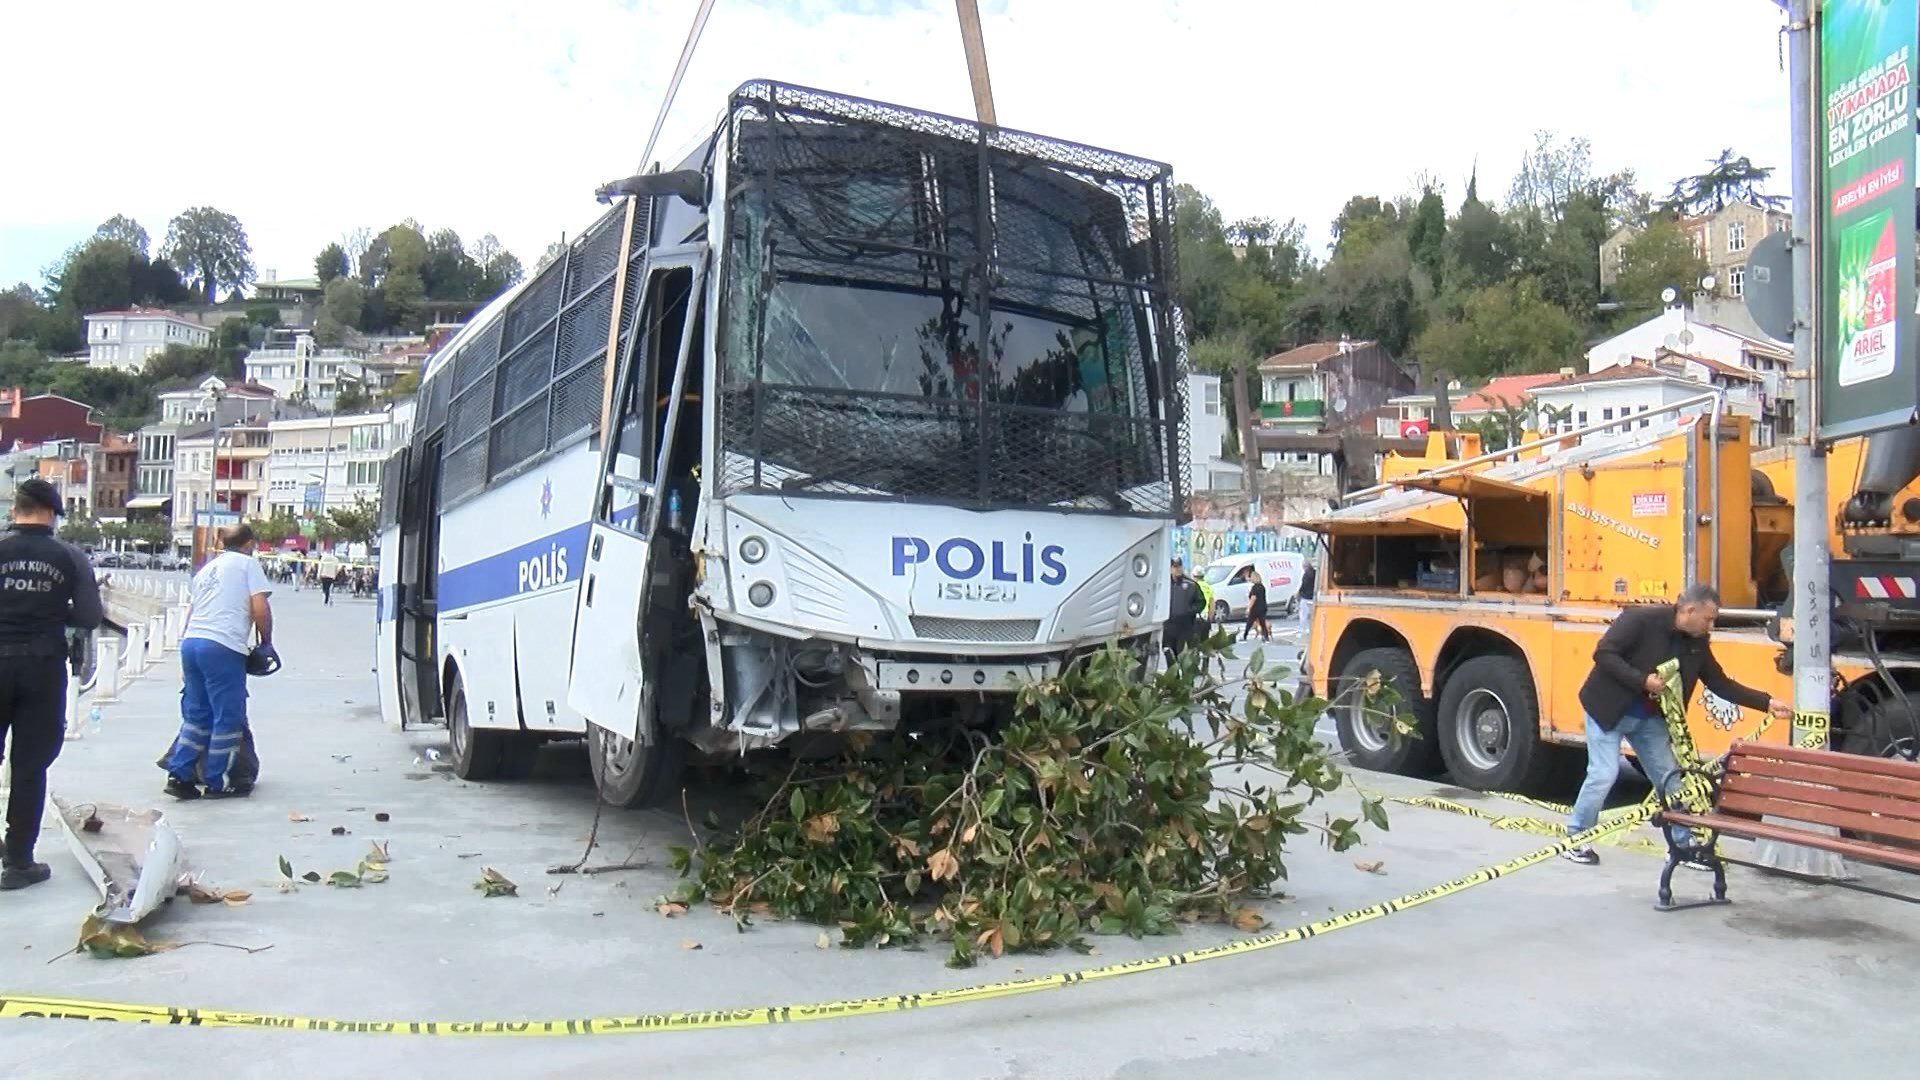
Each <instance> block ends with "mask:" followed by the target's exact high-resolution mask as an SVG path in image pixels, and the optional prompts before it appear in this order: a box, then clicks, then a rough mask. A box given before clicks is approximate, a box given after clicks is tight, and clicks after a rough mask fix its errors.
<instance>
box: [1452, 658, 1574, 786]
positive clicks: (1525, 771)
mask: <svg viewBox="0 0 1920 1080" xmlns="http://www.w3.org/2000/svg"><path fill="white" fill-rule="evenodd" d="M1439 726H1440V756H1441V757H1442V758H1443V759H1444V760H1445V761H1446V763H1447V771H1448V772H1449V773H1452V774H1453V782H1454V783H1456V784H1459V785H1460V786H1461V787H1465V788H1472V789H1473V790H1475V791H1512V792H1517V793H1520V794H1532V793H1534V792H1536V791H1539V790H1541V789H1543V788H1544V787H1545V786H1546V784H1547V781H1548V779H1549V778H1550V777H1551V775H1552V773H1553V766H1554V756H1553V753H1552V747H1550V746H1548V745H1547V744H1546V743H1544V742H1541V741H1540V704H1539V701H1538V700H1537V699H1536V698H1535V696H1534V691H1533V676H1532V674H1530V673H1529V672H1528V671H1527V665H1526V664H1524V663H1522V662H1521V661H1519V660H1516V659H1514V658H1513V657H1510V656H1478V657H1475V658H1473V659H1472V660H1468V661H1466V662H1465V663H1463V664H1461V665H1460V666H1459V667H1457V668H1455V669H1454V671H1453V674H1452V675H1450V676H1448V678H1447V684H1446V686H1445V687H1443V688H1442V689H1441V691H1440V715H1439Z"/></svg>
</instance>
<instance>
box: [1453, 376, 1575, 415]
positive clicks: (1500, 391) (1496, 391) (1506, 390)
mask: <svg viewBox="0 0 1920 1080" xmlns="http://www.w3.org/2000/svg"><path fill="white" fill-rule="evenodd" d="M1561 378H1563V376H1561V375H1560V374H1559V373H1558V372H1552V371H1549V372H1546V373H1544V374H1540V375H1502V376H1500V377H1499V378H1497V379H1494V380H1493V381H1491V382H1489V383H1487V385H1485V386H1483V387H1481V388H1480V389H1478V390H1475V391H1474V392H1473V393H1471V394H1468V395H1467V396H1466V397H1463V398H1461V399H1460V400H1459V401H1458V402H1457V403H1455V404H1454V406H1453V411H1454V412H1492V411H1493V410H1495V409H1501V408H1505V407H1506V406H1508V405H1518V404H1520V403H1522V402H1524V401H1526V400H1527V393H1528V392H1529V391H1531V390H1532V389H1533V388H1534V387H1536V386H1545V385H1547V384H1548V383H1551V382H1557V381H1559V380H1560V379H1561Z"/></svg>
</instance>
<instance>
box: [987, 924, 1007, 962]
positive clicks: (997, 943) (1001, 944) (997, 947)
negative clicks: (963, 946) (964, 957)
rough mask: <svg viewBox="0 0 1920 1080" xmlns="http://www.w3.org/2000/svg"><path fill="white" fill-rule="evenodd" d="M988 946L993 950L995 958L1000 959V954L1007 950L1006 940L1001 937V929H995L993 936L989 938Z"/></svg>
mask: <svg viewBox="0 0 1920 1080" xmlns="http://www.w3.org/2000/svg"><path fill="white" fill-rule="evenodd" d="M987 947H988V948H990V949H992V950H993V958H994V959H995V960H998V959H1000V954H1001V953H1003V952H1005V951H1006V942H1005V941H1003V940H1002V939H1001V937H1000V931H998V930H995V931H994V932H993V936H992V937H990V938H988V939H987Z"/></svg>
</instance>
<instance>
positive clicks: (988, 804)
mask: <svg viewBox="0 0 1920 1080" xmlns="http://www.w3.org/2000/svg"><path fill="white" fill-rule="evenodd" d="M1006 801H1007V791H1006V789H1005V788H994V789H993V790H992V791H989V792H987V797H986V798H984V799H982V800H980V816H981V817H983V818H991V817H994V816H995V815H997V814H999V813H1000V807H1002V806H1003V805H1005V804H1006Z"/></svg>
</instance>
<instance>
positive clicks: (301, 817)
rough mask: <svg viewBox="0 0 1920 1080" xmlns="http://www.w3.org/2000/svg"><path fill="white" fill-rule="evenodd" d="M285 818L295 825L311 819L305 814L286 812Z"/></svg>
mask: <svg viewBox="0 0 1920 1080" xmlns="http://www.w3.org/2000/svg"><path fill="white" fill-rule="evenodd" d="M287 820H288V821H291V822H293V823H294V824H295V825H298V824H300V823H301V822H303V821H312V820H313V819H312V818H310V817H308V816H307V815H305V814H288V815H287Z"/></svg>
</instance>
